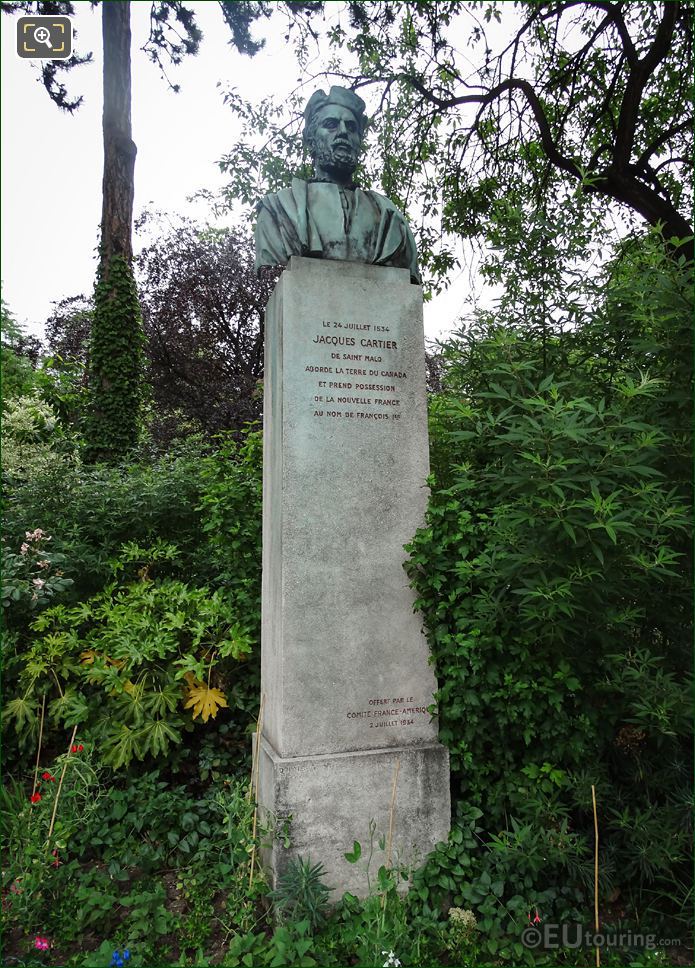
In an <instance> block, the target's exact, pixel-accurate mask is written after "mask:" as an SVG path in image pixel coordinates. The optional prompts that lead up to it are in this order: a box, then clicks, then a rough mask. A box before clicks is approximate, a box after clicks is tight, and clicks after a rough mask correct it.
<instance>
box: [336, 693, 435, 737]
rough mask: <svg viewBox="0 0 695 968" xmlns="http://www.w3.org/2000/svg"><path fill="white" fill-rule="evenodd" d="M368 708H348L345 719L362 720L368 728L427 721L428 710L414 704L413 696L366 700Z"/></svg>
mask: <svg viewBox="0 0 695 968" xmlns="http://www.w3.org/2000/svg"><path fill="white" fill-rule="evenodd" d="M367 706H369V709H348V710H347V714H346V717H347V719H350V720H354V719H358V720H362V721H364V723H365V725H368V726H369V728H370V729H379V728H383V727H384V726H415V725H418V724H421V723H423V722H424V719H423V717H427V720H428V721H429V716H430V714H429V712H428V711H427V706H426V705H425V704H421V705H418V704H416V701H415V698H414V697H413V696H385V697H374V698H372V699H368V700H367Z"/></svg>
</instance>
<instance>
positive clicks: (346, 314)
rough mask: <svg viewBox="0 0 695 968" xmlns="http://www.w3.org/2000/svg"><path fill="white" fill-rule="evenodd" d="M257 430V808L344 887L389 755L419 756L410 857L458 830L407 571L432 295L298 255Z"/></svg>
mask: <svg viewBox="0 0 695 968" xmlns="http://www.w3.org/2000/svg"><path fill="white" fill-rule="evenodd" d="M264 438H265V439H264V447H265V452H264V482H263V487H264V503H263V507H264V511H263V514H264V518H263V619H262V686H261V688H262V693H263V694H264V696H265V702H264V716H263V736H264V740H265V746H264V750H265V753H264V760H263V764H262V777H263V780H262V783H261V791H260V792H261V803H262V804H263V806H264V807H265V808H267V809H268V810H271V811H275V812H277V811H278V809H279V810H281V811H282V812H284V813H285V814H288V813H289V814H292V816H293V818H294V819H293V825H298V826H296V831H295V832H294V833H292V834H291V836H292V842H293V847H292V850H297V851H298V852H300V853H310V854H311V855H312V857H314V858H315V859H316V860H321V861H322V862H323V863H324V864H325V865H326V866H328V865H329V864H330V865H332V866H331V867H330V870H332V871H333V875H332V876H335V877H336V878H338V877H339V873H340V872H342V875H344V877H345V878H347V879H346V880H345V881H342V882H340V881H339V880H336V882H335V883H336V884H338V883H340V884H341V885H342V886H343V888H345V885H347V884H348V883H350V884H352V883H353V881H352V879H351V878H352V877H353V875H352V874H351V873H350V865H347V864H345V863H344V862H343V861H342V853H343V850H344V849H347V847H349V846H350V844H351V843H352V839H357V840H362V839H363V838H364V837H365V835H366V830H367V829H368V821H369V819H370V818H371V817H374V818H378V817H382V816H383V809H384V800H386V806H385V809H388V801H389V800H390V790H391V782H392V774H393V764H394V762H395V759H394V757H395V751H398V756H400V757H401V758H402V757H403V755H404V751H411V752H412V756H410V755H409V756H408V757H406V759H405V760H404V759H403V758H402V769H403V770H404V771H405V772H404V774H403V779H402V780H399V790H400V792H399V795H398V817H399V818H400V819H399V821H398V824H399V825H400V824H402V825H403V826H402V827H401V826H397V828H396V833H397V834H398V837H399V838H400V840H399V841H398V842H399V843H401V844H402V845H403V849H404V850H405V849H406V847H407V849H408V850H411V848H413V849H415V848H417V850H418V851H419V852H420V854H421V856H423V857H424V855H425V854H426V853H427V851H428V850H430V849H431V848H432V846H433V845H434V843H435V842H436V841H437V840H438V839H444V838H445V837H446V833H447V830H448V824H449V792H448V776H449V774H448V761H447V754H446V752H445V750H443V748H441V747H440V746H438V744H437V742H436V740H437V724H436V721H434V720H432V718H431V717H430V715H429V713H428V712H427V707H428V706H429V705H430V704H431V703H432V697H433V693H434V691H435V689H436V682H435V678H434V675H433V671H432V668H431V666H430V665H429V663H428V655H429V651H428V646H427V642H426V639H425V637H424V635H423V633H422V630H421V622H420V619H419V617H418V616H417V615H416V614H415V613H414V611H413V601H414V595H413V592H412V590H411V589H410V588H409V586H408V581H407V577H406V575H405V572H404V570H403V562H404V560H405V557H406V554H405V551H404V550H403V545H404V544H406V543H407V542H408V541H410V539H411V538H412V537H413V535H414V533H415V531H416V529H417V528H418V527H419V526H420V525H421V524H422V521H423V518H424V512H425V506H426V501H427V488H426V486H425V479H426V476H427V473H428V441H427V408H426V395H425V360H424V343H423V333H422V292H421V289H420V288H419V287H417V286H414V285H411V284H410V277H409V272H408V270H407V269H395V268H376V267H373V266H367V265H363V264H359V263H352V262H329V261H318V260H313V259H305V258H299V257H293V258H292V260H291V262H290V267H289V270H287V271H285V273H283V275H282V276H281V278H280V280H279V281H278V285H277V287H276V289H275V292H274V294H273V297H272V298H271V301H270V303H269V305H268V310H267V313H266V361H265V406H264ZM377 753H378V755H376V754H377ZM361 754H365V755H364V756H362V755H361ZM315 758H317V759H315ZM312 763H313V766H312ZM331 764H334V765H331ZM406 764H410V765H406ZM350 771H352V780H350V778H349V777H350ZM408 771H410V772H408ZM317 777H321V778H322V779H320V780H318V779H317ZM408 777H410V779H408ZM425 780H426V782H425ZM317 783H318V784H319V785H320V784H325V790H324V791H323V793H322V794H321V795H320V796H319V793H318V787H317V785H316V784H317ZM401 783H403V786H402V787H400V784H401ZM348 794H349V795H348ZM377 808H378V809H377ZM365 824H367V826H366V827H365ZM361 828H364V829H361ZM312 830H315V831H316V839H315V840H313V839H312V834H311V831H312ZM320 831H324V832H323V833H319V832H320ZM330 831H332V832H333V833H332V835H331V833H330ZM425 832H427V836H425ZM331 836H333V837H334V841H333V842H331ZM335 838H339V843H338V840H337V839H335ZM423 838H424V839H423ZM433 838H434V839H433ZM411 841H412V843H411ZM344 842H345V843H347V847H344ZM312 844H313V845H314V846H313V848H312ZM294 845H299V846H296V847H295V846H294ZM278 852H280V853H278ZM281 853H282V851H281V850H280V847H279V846H277V845H276V846H275V847H274V848H273V853H272V855H271V857H270V859H271V861H272V864H273V869H274V870H277V868H276V864H277V863H280V861H281V860H282V857H281V856H280V854H281ZM411 856H414V854H411Z"/></svg>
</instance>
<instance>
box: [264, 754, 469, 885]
mask: <svg viewBox="0 0 695 968" xmlns="http://www.w3.org/2000/svg"><path fill="white" fill-rule="evenodd" d="M397 765H398V777H397V782H396V793H395V798H394V799H393V804H394V805H393V834H392V863H393V865H394V866H395V865H396V864H398V865H401V866H406V867H409V868H411V869H415V868H416V867H418V866H419V865H420V864H422V863H423V862H424V860H425V858H426V856H427V854H428V853H429V852H430V851H432V850H433V849H434V847H435V844H437V843H438V842H440V841H445V840H446V838H447V836H448V832H449V822H450V816H451V804H450V793H449V753H448V750H446V749H445V748H444V747H443V746H441V745H440V744H439V743H431V744H427V745H420V746H408V747H390V748H388V749H376V750H366V751H360V752H354V753H334V754H326V755H321V756H295V757H281V756H279V755H278V754H277V753H276V752H275V750H274V749H273V748H272V746H271V745H270V743H268V741H267V740H266V739H262V741H261V750H260V764H259V791H258V792H259V801H260V803H261V820H262V823H263V824H264V826H265V827H267V828H269V829H270V830H271V831H274V834H272V833H269V834H268V835H267V836H266V837H265V838H264V841H265V846H264V849H263V851H262V858H263V863H264V866H265V868H266V870H267V871H268V872H269V876H270V878H271V883H272V886H273V887H276V886H277V882H278V878H279V877H280V876H281V875H282V873H283V871H284V870H285V869H286V867H287V864H288V863H289V861H290V860H291V858H293V857H297V856H301V857H302V858H304V859H307V858H309V859H310V860H311V862H312V863H321V864H322V865H323V867H324V869H325V877H324V881H325V883H326V884H328V885H329V886H330V887H333V888H335V889H336V895H335V896H334V898H333V899H334V900H336V901H337V900H338V899H339V898H340V896H341V894H342V892H344V891H349V892H350V893H352V894H355V895H357V896H358V897H364V896H365V895H366V894H368V893H369V883H368V878H367V862H368V859H369V854H370V828H371V831H372V833H371V840H372V847H373V854H372V859H371V864H370V869H369V878H370V879H371V882H372V884H374V882H375V880H376V876H377V871H378V870H379V867H380V866H381V865H382V864H384V863H386V849H385V848H384V849H381V848H380V846H379V840H380V838H382V842H383V843H384V844H385V843H386V841H387V839H388V831H389V820H390V813H391V801H392V790H393V779H394V775H395V771H396V768H397ZM355 840H358V841H359V842H360V844H361V846H362V856H361V858H360V860H359V861H358V862H357V863H355V864H350V863H349V862H348V861H346V860H345V857H344V856H343V855H344V854H345V853H346V852H350V851H352V848H353V842H354V841H355ZM286 844H287V846H286ZM403 885H404V887H405V885H406V882H405V881H404V882H403Z"/></svg>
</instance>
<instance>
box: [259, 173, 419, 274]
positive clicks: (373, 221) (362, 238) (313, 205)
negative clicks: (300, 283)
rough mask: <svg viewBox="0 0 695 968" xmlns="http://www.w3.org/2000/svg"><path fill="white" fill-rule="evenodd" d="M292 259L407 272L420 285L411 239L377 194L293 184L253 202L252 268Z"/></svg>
mask: <svg viewBox="0 0 695 968" xmlns="http://www.w3.org/2000/svg"><path fill="white" fill-rule="evenodd" d="M293 255H303V256H309V257H313V258H319V259H338V260H343V261H347V262H366V263H367V264H369V265H377V266H395V267H396V268H401V269H408V270H409V271H410V280H411V282H414V283H417V284H419V283H420V281H421V280H420V271H419V269H418V264H417V250H416V248H415V240H414V238H413V234H412V232H411V231H410V228H409V226H408V223H407V222H406V220H405V218H404V216H403V215H401V213H400V212H399V211H398V209H397V208H396V206H395V205H394V204H393V203H392V202H390V201H389V200H388V198H386V197H385V196H384V195H379V193H378V192H372V191H363V190H362V189H361V188H354V189H341V188H339V186H338V185H335V184H333V182H305V181H302V180H301V179H299V178H294V179H293V180H292V187H291V188H285V189H283V190H282V191H280V192H277V194H274V195H266V196H265V198H262V199H261V201H260V202H259V203H258V221H257V222H256V268H257V269H259V268H260V267H261V266H277V265H286V264H287V263H288V261H289V259H290V256H293Z"/></svg>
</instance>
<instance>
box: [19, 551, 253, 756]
mask: <svg viewBox="0 0 695 968" xmlns="http://www.w3.org/2000/svg"><path fill="white" fill-rule="evenodd" d="M177 554H178V552H177V549H176V548H175V547H174V546H171V545H165V544H164V543H162V542H159V543H158V544H157V545H155V546H154V548H153V549H152V550H151V551H144V550H143V549H140V548H139V547H138V546H137V545H133V544H131V545H128V546H126V548H125V549H124V553H123V555H122V557H121V559H120V560H119V561H117V563H116V565H115V567H114V571H116V572H121V571H124V572H125V574H124V575H123V577H122V578H121V581H120V582H117V581H114V582H112V583H110V584H109V585H108V586H107V587H106V589H105V590H104V591H103V592H100V593H99V594H98V595H96V596H93V597H92V598H91V599H88V600H87V601H85V602H81V603H80V604H79V605H77V606H75V607H73V608H69V607H66V606H64V605H58V606H54V607H52V608H49V609H46V610H45V611H44V612H43V613H42V614H40V615H39V616H38V617H37V618H35V619H34V621H33V622H32V623H31V628H32V630H33V632H34V633H36V635H35V637H34V639H33V640H32V642H31V643H30V645H29V647H28V648H27V649H23V650H22V651H18V652H16V653H15V655H14V656H12V657H11V658H10V660H9V662H8V670H9V671H10V672H11V674H13V677H14V678H15V679H16V682H17V685H18V687H19V693H18V695H17V696H16V697H15V698H14V699H12V700H11V701H10V703H9V704H8V706H7V709H6V712H5V718H6V720H9V719H12V720H14V722H15V724H16V726H17V728H18V729H19V730H20V731H23V732H25V733H26V732H29V733H31V732H33V730H31V729H30V727H34V728H35V725H36V712H35V707H36V705H37V703H38V702H39V700H40V698H41V697H47V698H48V699H49V700H50V701H49V705H48V722H49V723H52V724H54V725H55V726H56V727H58V726H59V725H60V724H62V725H63V726H76V725H78V724H79V725H80V728H81V729H82V730H83V732H84V734H85V735H89V736H90V738H91V739H92V740H93V741H94V742H95V743H96V744H97V746H98V748H99V750H100V752H101V757H102V760H103V762H104V763H105V764H107V765H110V766H113V767H115V768H119V767H122V766H126V765H127V764H128V763H130V761H131V760H132V759H133V757H136V758H137V759H140V760H142V759H143V758H144V757H145V756H147V755H152V756H160V755H162V754H164V753H166V752H167V751H168V749H169V746H170V744H171V743H174V744H177V743H180V742H181V740H182V734H181V730H182V729H183V728H184V727H185V725H186V721H185V717H186V716H187V713H186V710H189V709H191V710H192V716H193V719H196V718H197V717H198V716H200V717H201V719H202V721H203V723H207V721H208V719H209V718H210V717H212V718H213V719H214V718H215V717H216V716H217V712H218V709H219V708H220V707H226V706H227V705H228V701H227V698H226V696H225V694H224V691H223V690H224V689H225V688H226V682H227V680H228V677H229V676H230V674H233V667H234V665H235V664H236V663H237V662H238V661H239V660H241V659H243V658H244V657H245V656H246V655H247V654H249V653H250V651H251V646H250V642H249V636H248V633H247V631H246V630H245V629H244V628H243V627H242V626H240V625H239V623H238V622H237V620H236V616H235V614H234V612H233V609H232V606H231V605H230V603H229V602H228V601H227V600H226V597H225V595H224V594H223V593H222V592H221V591H220V590H217V591H214V592H213V591H211V590H210V589H208V588H205V587H200V588H191V587H189V586H188V585H186V584H185V583H183V582H181V581H177V580H174V579H168V578H163V579H158V580H157V579H155V578H153V577H152V575H151V571H152V570H153V569H154V568H156V566H157V563H158V562H159V561H162V560H164V561H166V560H171V559H174V558H175V557H176V556H177ZM128 566H129V567H131V568H132V567H135V568H137V573H138V574H137V579H136V580H133V578H132V577H130V576H129V575H128V574H127V568H128ZM226 660H234V661H233V662H230V661H226Z"/></svg>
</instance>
